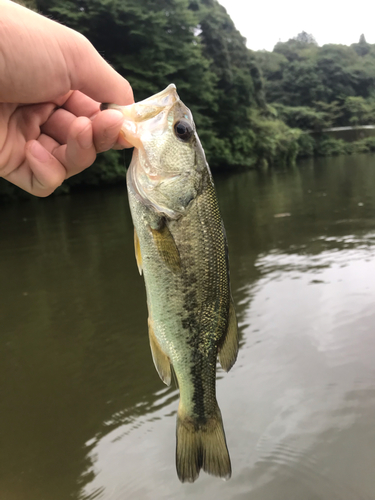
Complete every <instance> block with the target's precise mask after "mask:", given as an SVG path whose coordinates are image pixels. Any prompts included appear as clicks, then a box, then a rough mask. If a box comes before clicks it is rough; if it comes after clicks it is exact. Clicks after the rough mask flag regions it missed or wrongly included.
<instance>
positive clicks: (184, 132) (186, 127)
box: [174, 120, 193, 142]
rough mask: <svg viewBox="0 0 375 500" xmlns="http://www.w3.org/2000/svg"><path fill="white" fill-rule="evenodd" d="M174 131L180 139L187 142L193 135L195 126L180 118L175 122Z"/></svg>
mask: <svg viewBox="0 0 375 500" xmlns="http://www.w3.org/2000/svg"><path fill="white" fill-rule="evenodd" d="M174 132H175V134H176V136H177V137H178V138H179V139H181V140H183V141H185V142H187V141H188V140H189V139H190V137H191V136H192V135H193V127H192V126H191V125H190V123H189V122H187V121H185V120H179V121H178V122H176V123H175V124H174Z"/></svg>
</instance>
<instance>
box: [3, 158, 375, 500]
mask: <svg viewBox="0 0 375 500" xmlns="http://www.w3.org/2000/svg"><path fill="white" fill-rule="evenodd" d="M216 185H217V191H218V196H219V201H220V205H221V208H222V212H223V217H224V221H225V225H226V228H227V234H228V240H229V245H230V261H231V277H232V288H233V294H234V299H235V302H236V305H237V311H238V318H239V325H240V335H241V350H240V354H239V359H238V361H237V363H236V365H235V366H234V367H233V369H232V370H231V372H229V373H228V374H225V373H223V372H222V371H220V370H219V371H218V384H217V385H218V400H219V403H220V407H221V410H222V413H223V418H224V423H225V429H226V435H227V441H228V446H229V449H230V454H231V458H232V466H233V476H232V479H231V480H230V481H228V482H223V481H221V480H219V479H217V478H212V477H210V476H207V475H206V474H204V473H201V476H200V478H199V479H198V481H197V482H196V483H194V484H193V485H190V484H184V485H182V484H180V482H179V481H178V479H177V477H176V473H175V465H174V448H175V417H176V409H177V399H178V396H177V391H176V387H175V386H173V387H171V388H166V387H165V386H164V385H163V384H162V382H161V381H160V379H159V377H158V375H157V373H156V371H155V369H154V367H153V363H152V359H151V354H150V350H149V345H148V338H147V328H146V319H147V313H146V305H145V293H144V286H143V280H142V279H141V278H140V277H139V275H138V271H137V267H136V264H135V259H134V255H133V234H132V223H131V219H130V214H129V210H128V207H127V200H126V196H125V193H124V190H122V189H119V190H115V191H113V190H111V191H103V192H94V193H89V194H77V195H74V196H69V197H60V198H56V199H46V200H41V201H36V202H35V203H22V204H19V205H15V206H7V207H2V208H0V211H1V217H0V279H1V292H0V299H1V300H0V498H1V499H4V500H68V499H73V500H94V499H95V500H123V499H130V498H136V499H140V500H143V499H155V498H156V499H158V500H159V499H160V500H164V499H176V498H178V499H189V498H195V499H202V500H203V499H205V500H211V499H215V500H216V499H218V498H230V499H234V500H244V499H252V500H359V499H361V500H367V499H373V498H374V491H375V474H374V464H375V432H374V421H375V364H374V359H375V307H374V303H375V157H374V156H356V157H344V158H335V159H325V160H321V161H315V163H314V162H313V161H309V162H305V163H303V164H301V165H300V167H299V168H298V169H295V170H286V171H282V172H280V171H279V172H245V173H239V174H234V175H232V176H231V177H221V176H220V177H218V178H217V179H216Z"/></svg>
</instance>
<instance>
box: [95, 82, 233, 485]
mask: <svg viewBox="0 0 375 500" xmlns="http://www.w3.org/2000/svg"><path fill="white" fill-rule="evenodd" d="M103 106H104V108H108V107H109V108H112V109H119V110H120V111H122V113H123V115H124V124H123V127H122V132H123V133H124V136H125V138H126V139H127V141H129V142H130V143H131V144H132V145H134V146H135V149H134V153H133V158H132V161H131V164H130V166H129V169H128V173H127V187H128V194H129V203H130V209H131V214H132V218H133V223H134V228H135V232H134V240H135V253H136V260H137V264H138V268H139V271H140V273H141V274H142V273H143V275H144V280H145V285H146V292H147V305H148V315H149V316H148V330H149V339H150V346H151V351H152V357H153V360H154V364H155V367H156V370H157V371H158V373H159V375H160V378H161V379H162V380H163V382H164V383H165V384H167V385H170V383H171V366H172V367H173V370H174V371H175V374H176V377H177V381H178V386H179V390H180V402H179V406H178V413H177V431H176V436H177V445H176V467H177V474H178V477H179V479H180V480H181V481H182V482H184V481H189V482H193V481H195V480H196V479H197V477H198V475H199V471H200V469H201V468H203V470H204V471H206V472H208V473H209V474H213V475H214V476H219V477H222V478H225V479H229V477H230V476H231V463H230V458H229V453H228V449H227V445H226V440H225V434H224V429H223V422H222V418H221V413H220V409H219V406H218V404H217V401H216V391H215V379H216V361H217V357H218V356H219V361H220V364H221V366H222V367H223V368H224V370H226V371H228V370H229V369H230V368H231V367H232V365H233V364H234V362H235V360H236V357H237V351H238V334H237V321H236V314H235V310H234V305H233V301H232V298H231V291H230V283H229V267H228V251H227V241H226V235H225V230H224V226H223V222H222V220H221V216H220V212H219V207H218V203H217V199H216V194H215V189H214V184H213V180H212V176H211V172H210V169H209V167H208V165H207V162H206V158H205V154H204V151H203V149H202V146H201V143H200V141H199V138H198V136H197V133H196V130H195V125H194V121H193V117H192V114H191V112H190V110H189V109H188V108H187V107H186V106H185V105H184V104H183V103H182V102H181V100H180V98H179V96H178V94H177V91H176V87H175V86H174V85H169V86H168V87H167V88H166V89H165V90H163V91H162V92H160V93H159V94H156V95H154V96H152V97H150V98H148V99H145V100H144V101H141V102H138V103H135V104H132V105H129V106H123V107H122V106H116V105H103ZM102 109H103V108H102Z"/></svg>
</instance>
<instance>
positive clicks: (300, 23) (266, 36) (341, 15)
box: [219, 0, 375, 50]
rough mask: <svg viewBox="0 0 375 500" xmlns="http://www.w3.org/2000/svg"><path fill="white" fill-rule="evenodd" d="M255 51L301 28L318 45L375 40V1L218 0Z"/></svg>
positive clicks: (266, 47)
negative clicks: (362, 39)
mask: <svg viewBox="0 0 375 500" xmlns="http://www.w3.org/2000/svg"><path fill="white" fill-rule="evenodd" d="M219 3H221V5H223V6H224V7H225V8H226V10H227V12H228V14H229V15H230V16H231V18H232V20H233V22H234V24H235V25H236V28H237V29H238V30H239V31H240V32H241V34H242V35H243V36H244V37H245V38H246V39H247V46H248V47H249V48H250V49H252V50H261V49H266V50H272V49H273V47H274V45H275V44H276V43H277V42H278V41H279V40H281V41H282V42H286V41H287V40H288V39H289V38H292V37H294V36H296V35H297V34H298V33H300V32H301V31H306V32H307V33H311V34H312V35H313V36H314V37H315V40H316V41H317V42H318V44H319V45H324V44H325V43H342V44H345V45H350V44H351V43H355V42H358V40H359V37H360V35H361V33H364V35H365V37H366V40H367V42H369V43H375V0H360V1H353V0H347V1H345V0H341V1H337V0H310V1H309V2H306V1H303V0H279V1H276V0H269V1H267V0H265V1H261V0H257V1H254V0H219Z"/></svg>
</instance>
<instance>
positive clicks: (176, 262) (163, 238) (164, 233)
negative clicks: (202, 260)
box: [151, 224, 181, 273]
mask: <svg viewBox="0 0 375 500" xmlns="http://www.w3.org/2000/svg"><path fill="white" fill-rule="evenodd" d="M151 232H152V236H153V238H154V242H155V245H156V248H157V249H158V253H159V255H160V257H161V258H162V260H163V261H164V263H165V264H166V266H167V267H168V268H169V269H170V270H171V271H172V272H173V273H179V272H180V271H181V259H180V253H179V251H178V248H177V245H176V242H175V241H174V238H173V236H172V234H171V232H170V230H169V228H168V226H167V225H166V224H163V226H162V227H161V228H160V229H153V228H151Z"/></svg>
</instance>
